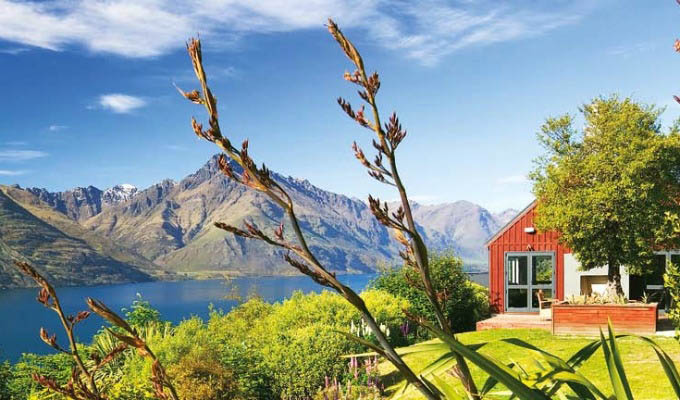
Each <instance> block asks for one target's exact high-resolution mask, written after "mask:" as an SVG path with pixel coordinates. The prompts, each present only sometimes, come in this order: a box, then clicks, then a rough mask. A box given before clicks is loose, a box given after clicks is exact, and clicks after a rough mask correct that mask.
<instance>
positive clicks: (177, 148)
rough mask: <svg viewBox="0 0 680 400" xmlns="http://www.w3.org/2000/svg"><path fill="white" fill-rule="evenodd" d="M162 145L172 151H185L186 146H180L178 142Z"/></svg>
mask: <svg viewBox="0 0 680 400" xmlns="http://www.w3.org/2000/svg"><path fill="white" fill-rule="evenodd" d="M163 147H164V148H166V149H168V150H172V151H185V150H187V148H186V147H184V146H180V145H178V144H166V145H163Z"/></svg>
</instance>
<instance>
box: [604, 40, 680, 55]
mask: <svg viewBox="0 0 680 400" xmlns="http://www.w3.org/2000/svg"><path fill="white" fill-rule="evenodd" d="M656 45H657V43H655V42H639V43H627V44H624V45H620V46H615V47H612V48H610V49H608V50H607V54H609V55H611V56H620V57H623V58H629V57H631V56H634V55H636V54H638V53H644V52H647V51H650V50H654V48H655V47H656ZM669 47H670V46H669Z"/></svg>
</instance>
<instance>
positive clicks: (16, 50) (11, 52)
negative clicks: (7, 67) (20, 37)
mask: <svg viewBox="0 0 680 400" xmlns="http://www.w3.org/2000/svg"><path fill="white" fill-rule="evenodd" d="M29 50H30V49H29V48H28V47H4V48H2V49H0V54H9V55H11V56H16V55H18V54H21V53H25V52H27V51H29Z"/></svg>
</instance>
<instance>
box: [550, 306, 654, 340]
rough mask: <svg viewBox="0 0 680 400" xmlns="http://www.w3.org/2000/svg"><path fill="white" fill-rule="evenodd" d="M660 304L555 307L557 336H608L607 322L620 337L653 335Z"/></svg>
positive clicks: (553, 326)
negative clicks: (609, 322) (620, 334)
mask: <svg viewBox="0 0 680 400" xmlns="http://www.w3.org/2000/svg"><path fill="white" fill-rule="evenodd" d="M657 305H658V304H657V303H649V304H643V303H630V304H568V303H556V304H553V305H552V332H553V335H588V336H599V335H600V328H601V329H602V332H604V334H605V336H606V335H607V322H608V320H609V319H611V321H612V325H613V326H614V331H615V332H616V333H630V334H635V335H653V334H655V333H656V321H657V319H658V318H657V317H658V313H659V312H658V307H657Z"/></svg>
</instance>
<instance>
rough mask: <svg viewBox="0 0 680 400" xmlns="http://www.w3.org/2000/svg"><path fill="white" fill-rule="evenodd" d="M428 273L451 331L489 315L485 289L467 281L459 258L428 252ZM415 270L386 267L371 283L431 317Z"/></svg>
mask: <svg viewBox="0 0 680 400" xmlns="http://www.w3.org/2000/svg"><path fill="white" fill-rule="evenodd" d="M429 265H430V277H431V279H432V285H433V287H434V290H435V291H436V292H437V293H439V295H440V298H441V303H442V311H443V312H444V316H445V317H446V320H447V321H448V323H449V326H450V328H451V330H452V331H453V332H465V331H469V330H474V329H475V323H476V322H477V321H479V320H480V319H484V318H486V317H488V316H489V301H488V292H487V291H486V290H485V288H483V287H480V286H479V285H477V284H475V283H473V282H471V281H470V279H469V277H468V275H467V274H466V273H465V272H464V271H463V261H462V260H461V259H460V258H459V257H456V256H454V255H453V254H450V253H443V254H436V253H435V254H430V260H429ZM417 282H418V272H417V271H415V270H414V269H413V268H409V267H408V266H405V267H403V268H399V269H396V268H395V269H386V270H384V271H382V272H381V273H380V275H379V276H378V277H377V278H376V279H375V280H373V281H372V282H371V287H373V288H375V289H378V290H384V291H386V292H388V293H391V294H392V295H394V296H398V297H403V298H405V299H406V300H408V301H409V303H410V304H411V311H412V312H414V313H416V314H418V315H422V316H424V317H426V318H429V319H434V310H433V309H432V303H430V301H429V300H428V298H427V296H426V295H425V293H424V292H423V290H422V289H421V288H420V287H419V286H418V284H417Z"/></svg>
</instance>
